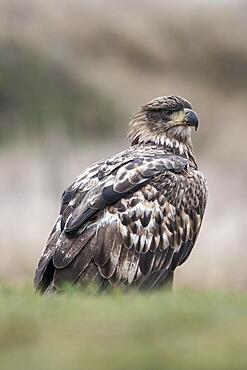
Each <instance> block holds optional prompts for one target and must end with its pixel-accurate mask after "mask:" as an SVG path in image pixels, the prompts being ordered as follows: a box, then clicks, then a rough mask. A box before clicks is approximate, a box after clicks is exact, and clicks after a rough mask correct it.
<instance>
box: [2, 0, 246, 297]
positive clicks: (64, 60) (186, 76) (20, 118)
mask: <svg viewBox="0 0 247 370" xmlns="http://www.w3.org/2000/svg"><path fill="white" fill-rule="evenodd" d="M246 14H247V2H246V1H226V0H225V1H223V0H221V1H220V0H218V1H199V0H198V1H196V0H190V1H189V0H188V1H186V2H183V1H172V2H171V3H170V2H166V1H163V0H153V1H152V2H151V1H148V0H140V1H138V0H131V1H130V0H106V1H104V2H103V1H100V0H90V1H89V0H88V1H86V0H70V1H66V0H59V1H58V0H49V1H44V0H22V1H19V0H0V171H1V181H0V194H1V222H0V235H1V237H0V249H1V259H0V281H7V282H13V283H15V284H16V283H20V282H23V281H31V279H32V278H33V273H34V270H35V267H36V263H37V261H38V258H39V255H40V253H41V251H42V249H43V247H44V245H45V242H46V239H47V237H48V234H49V232H50V229H51V228H52V226H53V223H54V222H55V219H56V217H57V213H58V210H59V199H60V196H61V194H62V192H63V190H64V188H65V187H67V186H68V185H69V184H70V183H71V182H72V180H73V179H74V178H75V177H76V176H77V175H78V174H79V172H81V170H82V169H83V168H85V167H86V166H87V165H88V164H90V163H92V162H93V161H96V160H98V159H101V158H104V157H108V156H110V155H111V154H113V153H116V152H117V151H120V150H122V149H123V148H124V147H126V145H127V142H126V139H125V137H126V131H127V124H128V119H129V117H130V115H131V114H132V112H133V111H134V110H135V109H136V108H137V106H138V105H140V104H142V103H144V102H146V101H148V100H150V99H152V98H154V97H156V96H160V95H168V94H176V95H182V96H184V97H185V98H187V99H189V100H190V101H191V102H192V103H193V107H194V109H195V110H196V111H197V112H198V114H199V116H200V122H201V125H200V129H199V132H198V133H197V134H196V135H194V138H193V139H194V147H195V151H196V156H197V160H198V163H199V166H200V169H201V170H202V171H203V172H204V173H205V175H206V177H207V179H208V186H209V201H208V207H207V210H206V215H205V219H204V222H203V227H202V230H201V233H200V237H199V239H198V242H197V246H196V248H195V250H194V251H193V253H192V255H191V258H190V259H189V261H188V262H187V263H186V264H185V265H184V266H183V267H182V268H181V269H179V271H178V273H177V276H176V286H177V287H191V288H203V289H211V288H222V289H228V288H229V289H245V290H246V288H247V245H246V240H247V217H246V212H247V202H246V201H247V199H246V198H247V194H246V188H247V165H246V155H247V142H246V135H247V119H246V107H247V23H246Z"/></svg>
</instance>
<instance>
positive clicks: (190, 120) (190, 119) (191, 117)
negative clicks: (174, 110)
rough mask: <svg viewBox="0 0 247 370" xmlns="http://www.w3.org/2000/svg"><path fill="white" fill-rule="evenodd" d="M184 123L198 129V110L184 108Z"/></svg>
mask: <svg viewBox="0 0 247 370" xmlns="http://www.w3.org/2000/svg"><path fill="white" fill-rule="evenodd" d="M183 123H185V124H187V125H189V126H194V127H195V129H196V130H197V128H198V125H199V120H198V116H197V114H196V112H194V111H193V110H191V109H187V108H185V109H184V119H183Z"/></svg>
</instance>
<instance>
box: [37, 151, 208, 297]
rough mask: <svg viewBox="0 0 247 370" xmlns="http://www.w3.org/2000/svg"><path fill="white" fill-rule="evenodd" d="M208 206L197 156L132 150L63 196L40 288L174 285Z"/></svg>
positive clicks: (83, 176)
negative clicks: (70, 285)
mask: <svg viewBox="0 0 247 370" xmlns="http://www.w3.org/2000/svg"><path fill="white" fill-rule="evenodd" d="M206 198H207V189H206V183H205V179H204V177H203V175H202V174H201V173H200V172H199V171H198V169H197V166H196V164H195V160H194V158H193V156H191V154H190V156H188V155H187V156H183V155H180V154H177V153H175V152H174V151H172V150H163V149H161V148H157V147H154V146H152V145H150V146H143V147H138V146H137V147H135V146H134V147H131V148H130V149H128V150H126V151H124V152H122V153H119V154H117V155H116V156H113V157H112V158H110V159H108V160H106V161H100V162H97V163H96V164H94V165H92V166H91V167H89V168H88V169H87V170H85V171H84V172H83V173H82V174H81V175H80V176H78V178H77V179H76V181H75V182H74V183H73V184H72V185H71V186H70V187H69V188H68V189H67V190H66V191H65V192H64V194H63V197H62V204H61V211H60V215H59V217H58V220H57V222H56V225H55V227H54V229H53V230H52V232H51V234H50V238H49V240H48V243H47V246H46V249H45V250H44V252H43V254H42V256H41V259H40V262H39V265H38V268H37V271H36V275H35V286H36V288H37V289H39V290H41V291H51V290H60V289H62V288H63V285H64V284H65V283H67V282H70V283H73V284H77V285H80V286H87V285H88V284H92V283H93V284H96V285H97V286H98V287H99V288H100V289H106V288H110V287H111V286H116V285H122V286H126V287H134V288H138V289H144V290H149V289H152V288H154V287H158V286H162V285H165V284H167V283H169V282H170V281H171V280H172V277H173V272H174V270H175V268H176V267H177V266H178V265H180V264H182V263H183V262H184V261H185V260H186V259H187V258H188V256H189V254H190V252H191V250H192V248H193V246H194V243H195V240H196V237H197V235H198V232H199V229H200V226H201V222H202V218H203V214H204V210H205V205H206Z"/></svg>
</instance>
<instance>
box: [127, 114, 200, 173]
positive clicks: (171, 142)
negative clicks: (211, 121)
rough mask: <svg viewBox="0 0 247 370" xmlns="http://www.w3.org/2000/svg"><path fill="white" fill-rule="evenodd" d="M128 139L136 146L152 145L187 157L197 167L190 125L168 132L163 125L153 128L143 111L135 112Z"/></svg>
mask: <svg viewBox="0 0 247 370" xmlns="http://www.w3.org/2000/svg"><path fill="white" fill-rule="evenodd" d="M128 139H129V140H130V142H131V145H134V146H136V145H137V146H144V147H146V146H149V147H150V146H151V147H152V148H157V149H159V150H160V149H162V150H164V151H165V152H166V153H171V154H173V155H174V154H176V155H180V156H182V157H185V158H187V159H189V161H190V163H191V164H193V165H194V166H195V167H197V165H196V161H195V157H194V153H193V149H192V141H191V128H190V127H183V128H181V127H174V128H173V129H171V130H170V131H168V132H165V131H164V129H163V128H162V127H161V128H155V129H153V128H151V127H150V125H149V124H148V122H147V121H146V118H145V116H144V115H143V113H140V114H139V115H138V114H135V115H134V117H133V119H132V120H131V121H130V126H129V131H128Z"/></svg>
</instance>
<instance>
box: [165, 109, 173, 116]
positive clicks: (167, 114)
mask: <svg viewBox="0 0 247 370" xmlns="http://www.w3.org/2000/svg"><path fill="white" fill-rule="evenodd" d="M172 113H173V112H172V110H165V115H166V116H170V115H171V114H172Z"/></svg>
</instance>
